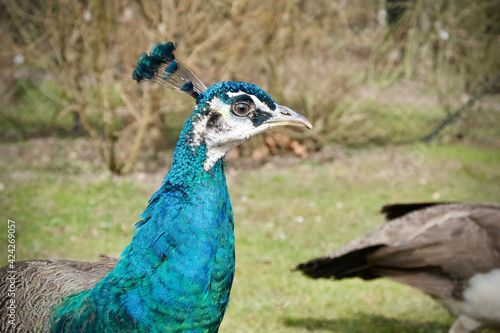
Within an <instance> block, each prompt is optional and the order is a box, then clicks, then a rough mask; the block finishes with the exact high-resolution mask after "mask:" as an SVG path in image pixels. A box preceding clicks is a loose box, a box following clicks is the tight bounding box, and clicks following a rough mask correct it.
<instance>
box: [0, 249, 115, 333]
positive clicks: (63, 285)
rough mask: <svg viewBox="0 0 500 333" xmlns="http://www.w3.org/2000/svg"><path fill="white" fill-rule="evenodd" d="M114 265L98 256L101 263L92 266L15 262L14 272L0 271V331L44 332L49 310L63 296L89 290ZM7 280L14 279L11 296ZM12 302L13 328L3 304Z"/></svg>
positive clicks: (67, 263)
mask: <svg viewBox="0 0 500 333" xmlns="http://www.w3.org/2000/svg"><path fill="white" fill-rule="evenodd" d="M117 262H118V259H114V258H111V257H107V256H101V261H99V262H92V263H89V262H78V261H69V260H60V261H48V260H34V261H20V262H16V263H15V267H14V269H9V267H8V266H4V267H2V268H0V318H1V320H0V332H43V331H46V329H47V328H46V326H45V325H46V324H47V323H48V321H49V319H50V316H51V314H52V309H53V308H54V307H55V306H57V305H58V304H61V302H62V299H63V298H64V297H65V296H68V295H72V294H76V293H79V292H81V291H84V290H88V289H91V288H93V287H94V286H95V285H96V284H97V283H98V282H99V281H100V280H101V279H102V278H104V277H105V276H106V275H107V274H108V273H109V271H111V270H112V269H113V268H114V267H115V266H116V263H117ZM11 271H14V272H15V273H9V272H11ZM9 277H14V278H15V297H11V295H8V291H9V287H10V285H11V281H12V280H11V279H9ZM10 289H11V290H12V288H10ZM12 299H14V300H15V304H16V307H15V316H16V317H15V322H16V324H17V325H15V326H13V325H11V324H9V323H8V320H9V319H10V318H11V317H9V316H8V311H9V309H8V308H7V305H8V302H10V300H12ZM34 310H35V311H34Z"/></svg>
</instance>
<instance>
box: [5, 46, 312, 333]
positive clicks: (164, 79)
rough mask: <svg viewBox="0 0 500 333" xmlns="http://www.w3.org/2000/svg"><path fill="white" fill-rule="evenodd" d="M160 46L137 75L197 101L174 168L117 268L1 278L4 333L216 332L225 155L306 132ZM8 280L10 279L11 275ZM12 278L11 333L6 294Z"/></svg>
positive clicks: (287, 113)
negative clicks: (263, 139) (284, 130)
mask: <svg viewBox="0 0 500 333" xmlns="http://www.w3.org/2000/svg"><path fill="white" fill-rule="evenodd" d="M175 49H176V44H174V43H171V42H170V43H166V44H156V45H155V46H154V47H153V48H152V50H151V52H150V54H149V55H147V54H143V55H142V56H141V57H140V59H139V61H138V65H137V67H136V69H135V71H134V72H133V75H132V78H133V79H134V80H136V81H137V82H142V81H151V82H155V83H159V84H161V85H164V86H166V87H168V88H171V89H175V90H177V91H180V92H184V93H186V94H188V95H190V96H192V97H193V98H195V99H196V106H195V107H194V111H193V113H192V114H191V116H190V117H189V118H188V120H187V121H186V123H185V125H184V128H183V130H182V133H181V135H180V138H179V141H178V143H177V147H176V149H175V152H174V161H173V164H172V168H171V169H170V171H169V172H168V174H167V176H166V177H165V179H164V181H163V183H162V185H161V187H160V189H159V190H158V191H157V192H156V193H155V194H154V195H153V196H152V198H151V199H150V201H149V205H148V207H147V209H146V210H145V211H144V213H143V214H142V215H141V217H142V220H141V221H140V222H138V223H137V225H136V229H137V231H136V233H135V235H134V237H133V239H132V242H131V244H130V245H129V246H127V247H126V248H125V250H124V251H123V253H122V255H121V259H120V260H118V259H112V258H108V257H103V260H102V261H101V262H96V263H82V262H75V261H65V260H60V261H48V260H44V261H24V262H17V263H15V265H14V268H13V269H12V268H9V267H8V266H5V267H3V268H2V269H1V271H0V277H1V288H0V295H1V299H2V301H1V302H2V304H1V305H2V306H1V308H0V316H1V327H0V331H2V332H11V331H17V332H217V331H218V328H219V325H220V323H221V321H222V318H223V315H224V312H225V310H226V307H227V305H228V301H229V293H230V290H231V285H232V282H233V275H234V267H235V258H234V232H233V212H232V208H231V203H230V200H229V194H228V190H227V186H226V179H225V172H224V156H225V153H226V152H227V151H229V150H230V149H231V148H233V147H235V146H236V145H238V144H240V143H241V142H243V141H244V140H246V139H248V138H250V137H251V136H253V135H255V134H257V133H259V132H262V131H264V130H266V129H269V128H271V127H275V126H282V125H291V126H299V127H306V128H312V125H311V123H310V122H309V121H308V120H307V119H306V118H305V117H303V116H301V115H299V114H297V113H296V112H294V111H292V110H291V109H289V108H287V107H284V106H281V105H279V104H277V103H276V102H275V101H274V100H273V99H272V98H271V97H270V96H269V95H268V94H267V93H266V92H265V91H263V90H262V89H260V88H259V87H257V86H255V85H253V84H248V83H243V82H232V81H226V82H219V83H216V84H214V85H212V86H210V87H209V88H206V87H205V85H204V84H203V83H202V82H201V81H200V80H199V79H198V78H197V77H196V76H195V75H194V74H193V72H192V71H190V70H189V69H188V68H187V67H186V66H185V65H183V64H182V63H181V62H180V61H179V60H178V59H177V58H176V56H175V55H174V50H175ZM10 271H15V273H11V272H10ZM13 276H14V277H15V281H16V282H15V303H16V313H15V325H12V324H11V323H9V322H8V320H9V316H8V309H7V307H6V306H4V305H5V304H6V302H9V301H10V299H14V298H11V297H10V296H8V295H7V292H6V291H7V287H8V286H9V285H10V283H11V281H12V279H11V278H12V277H13Z"/></svg>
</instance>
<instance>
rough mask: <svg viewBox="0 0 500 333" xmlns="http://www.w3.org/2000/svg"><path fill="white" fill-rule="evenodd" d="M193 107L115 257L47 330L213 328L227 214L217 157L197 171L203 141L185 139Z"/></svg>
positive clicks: (223, 292) (225, 266) (228, 229)
mask: <svg viewBox="0 0 500 333" xmlns="http://www.w3.org/2000/svg"><path fill="white" fill-rule="evenodd" d="M198 107H199V108H200V107H201V105H199V106H198ZM199 112H200V111H199V110H196V109H195V112H193V115H192V116H191V117H190V119H189V120H188V121H187V122H186V124H185V126H184V129H183V131H182V133H181V136H180V139H179V142H178V144H177V148H176V150H175V153H174V162H173V165H172V169H171V170H170V172H169V173H168V174H167V176H166V177H165V179H164V182H163V184H162V186H161V188H160V189H159V190H158V191H157V192H156V193H155V194H154V195H153V196H152V198H151V199H150V202H149V206H148V207H147V209H146V210H145V211H144V213H143V214H142V215H141V217H142V221H141V222H139V223H138V224H137V228H138V230H137V232H136V234H135V235H134V237H133V239H132V242H131V244H130V245H129V246H128V247H127V248H126V249H125V250H124V252H123V253H122V256H121V257H122V259H121V260H120V262H119V263H118V264H117V266H116V268H115V269H114V270H113V271H111V272H110V273H109V274H108V275H107V276H106V277H105V278H104V279H103V280H101V281H100V282H99V283H98V284H97V286H96V287H95V288H94V289H92V290H88V291H84V292H82V293H79V294H76V295H73V296H69V297H67V298H66V299H65V300H64V303H63V304H62V306H61V307H59V309H58V310H57V311H56V312H55V313H54V315H53V318H52V331H53V332H80V331H85V332H116V331H133V332H165V331H169V332H170V331H188V332H216V331H217V330H218V327H219V325H220V322H221V321H222V317H223V315H224V311H225V309H226V306H227V304H228V301H229V292H230V289H231V285H232V280H233V275H234V232H233V212H232V208H231V204H230V201H229V194H228V191H227V186H226V180H225V174H224V161H223V160H222V159H221V160H219V161H217V162H216V163H215V164H214V166H213V167H212V169H211V170H210V171H209V172H206V171H204V170H203V163H204V161H205V158H206V147H205V144H204V143H203V142H201V143H197V144H194V143H193V122H194V121H195V120H196V119H197V118H198V114H199Z"/></svg>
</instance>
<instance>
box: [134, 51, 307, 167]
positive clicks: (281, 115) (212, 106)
mask: <svg viewBox="0 0 500 333" xmlns="http://www.w3.org/2000/svg"><path fill="white" fill-rule="evenodd" d="M175 49H176V44H174V43H172V42H169V43H165V44H156V45H155V46H153V48H152V49H151V52H150V54H149V55H147V54H146V53H143V54H142V55H141V57H140V58H139V61H138V62H137V67H136V69H135V70H134V73H133V74H132V78H133V79H134V80H136V81H137V82H139V83H140V82H142V81H152V82H155V83H159V84H161V85H163V86H166V87H168V88H171V89H174V90H177V91H180V92H183V93H186V94H188V95H190V96H192V97H193V98H195V99H196V103H197V105H196V107H195V108H194V111H193V114H192V116H191V117H190V120H188V122H191V123H190V124H189V128H190V131H191V135H190V140H191V142H190V143H191V144H192V145H200V144H201V143H204V144H205V146H206V148H207V160H206V161H205V164H204V166H205V169H208V168H210V166H211V165H213V163H214V162H216V161H217V160H218V159H220V158H221V157H222V156H224V154H225V153H226V152H228V151H229V150H230V149H231V148H233V147H235V146H237V145H238V144H240V143H241V142H243V141H245V140H246V139H248V138H250V137H252V136H253V135H255V134H257V133H260V132H262V131H264V130H266V129H268V128H271V127H276V126H284V125H288V126H298V127H305V128H310V129H311V128H312V124H311V123H310V122H309V120H307V118H305V117H304V116H302V115H300V114H298V113H296V112H295V111H293V110H291V109H289V108H287V107H285V106H282V105H279V104H277V103H276V102H275V101H274V100H273V99H272V98H271V96H269V94H268V93H266V92H265V91H264V90H262V89H261V88H259V87H257V86H256V85H254V84H249V83H244V82H235V81H225V82H218V83H215V84H214V85H212V86H210V87H208V88H206V86H205V85H204V84H203V83H202V82H201V80H200V79H199V78H198V77H197V76H196V75H195V74H194V73H193V72H192V71H191V70H190V69H189V68H187V67H186V66H185V65H184V64H182V63H181V62H180V61H179V60H178V59H177V58H176V57H175V55H174V53H173V52H174V50H175Z"/></svg>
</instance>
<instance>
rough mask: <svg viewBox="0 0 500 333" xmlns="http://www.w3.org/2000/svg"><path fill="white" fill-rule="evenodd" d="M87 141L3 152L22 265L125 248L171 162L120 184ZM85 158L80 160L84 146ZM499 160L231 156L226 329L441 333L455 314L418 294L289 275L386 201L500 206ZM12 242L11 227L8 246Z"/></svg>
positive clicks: (425, 153)
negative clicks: (232, 267) (255, 159)
mask: <svg viewBox="0 0 500 333" xmlns="http://www.w3.org/2000/svg"><path fill="white" fill-rule="evenodd" d="M86 147H87V148H86ZM90 147H91V146H89V142H88V141H87V140H85V139H38V140H30V141H28V142H24V143H3V144H0V155H1V156H9V159H5V158H3V159H2V160H1V165H0V171H1V176H0V182H1V184H2V191H1V192H0V210H1V213H0V215H1V216H3V217H4V218H6V217H8V218H11V219H14V220H15V221H16V223H17V233H16V244H17V247H16V250H17V251H16V255H17V259H18V260H27V259H45V258H52V259H73V260H86V261H92V260H96V258H97V256H98V254H99V253H107V254H109V255H113V256H118V255H119V254H120V253H121V251H122V249H123V248H124V247H125V246H126V245H127V244H128V242H129V241H130V238H131V236H132V234H133V230H132V228H131V227H132V225H133V224H134V223H135V222H137V221H138V220H139V214H140V213H141V212H142V211H143V210H144V209H145V207H146V205H147V200H148V199H149V197H150V195H151V194H152V193H153V192H154V191H155V190H156V189H157V187H158V186H159V185H160V183H161V180H162V178H163V176H164V174H165V172H166V169H167V167H166V166H165V164H168V163H169V161H170V159H171V154H166V155H165V156H164V163H163V165H162V166H161V167H159V168H158V170H157V171H156V172H150V173H144V172H135V173H132V174H130V175H127V176H123V177H116V176H113V175H112V174H111V173H106V172H104V173H103V172H102V166H101V167H100V165H99V164H95V163H93V162H92V160H93V159H92V156H93V155H95V152H92V151H91V150H90V149H89V148H90ZM34 151H36V152H37V154H33V152H34ZM86 151H88V156H87V160H86V161H83V162H82V159H81V156H80V155H79V154H77V153H76V152H86ZM326 161H329V162H326ZM146 162H147V161H146ZM499 166H500V152H499V151H498V149H491V148H484V147H477V146H464V145H446V146H445V145H420V144H413V145H406V146H392V147H385V148H380V147H378V148H370V149H356V150H354V149H345V148H337V149H334V150H333V151H330V152H328V151H323V152H322V153H321V154H317V155H313V156H311V157H310V158H309V159H308V160H300V159H298V158H296V157H291V156H287V157H286V156H285V157H279V158H278V157H276V158H271V159H268V160H266V163H264V164H263V165H262V166H261V167H259V168H254V167H252V166H251V165H250V163H247V162H246V161H241V160H230V161H228V170H227V174H228V186H229V189H230V193H231V198H232V203H233V208H234V213H235V221H236V223H235V233H236V251H237V254H236V255H237V268H236V276H235V281H234V287H233V291H232V297H231V303H230V306H229V309H228V312H227V314H226V316H225V320H224V322H223V324H222V328H221V332H307V331H314V332H446V331H447V329H448V327H449V326H450V325H451V323H452V322H453V319H452V318H451V317H450V316H449V315H448V314H447V312H446V311H445V310H444V309H443V308H441V307H440V306H439V305H438V304H437V303H435V302H434V301H433V300H432V299H431V298H429V297H427V296H425V295H423V294H421V293H420V292H419V291H417V290H414V289H412V288H409V287H406V286H403V285H399V284H397V283H394V282H390V281H388V280H382V279H381V280H376V281H373V282H369V283H365V282H362V281H360V280H357V279H353V280H344V281H336V282H332V281H324V280H318V281H315V280H310V279H307V278H305V277H303V276H301V274H299V273H297V272H292V271H291V270H292V269H293V267H294V266H295V265H296V264H297V263H299V262H302V261H305V260H308V259H311V258H313V257H315V256H320V255H323V254H325V253H329V252H332V251H334V250H335V249H337V248H338V247H339V246H340V245H342V244H344V243H346V242H348V241H349V240H351V239H353V238H355V237H357V236H358V235H361V234H363V233H365V232H367V231H369V230H371V229H372V228H375V227H377V226H379V225H380V224H382V223H383V219H382V217H381V216H379V215H378V214H377V211H378V209H379V208H380V206H381V205H383V204H385V203H389V202H401V201H403V202H404V201H428V200H436V199H437V200H467V201H500V167H499ZM5 239H6V226H5V225H4V227H2V228H1V233H0V240H1V241H0V242H1V243H0V244H1V246H2V248H6V242H5ZM5 262H6V256H2V264H4V263H5ZM486 331H487V330H486ZM486 331H485V332H486Z"/></svg>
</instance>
